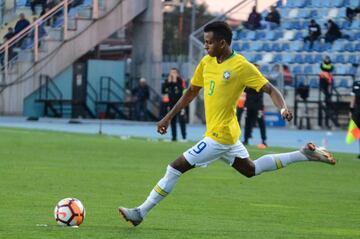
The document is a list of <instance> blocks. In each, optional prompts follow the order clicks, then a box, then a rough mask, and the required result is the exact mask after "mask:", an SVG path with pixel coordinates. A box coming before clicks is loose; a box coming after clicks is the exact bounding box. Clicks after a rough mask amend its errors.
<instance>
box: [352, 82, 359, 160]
mask: <svg viewBox="0 0 360 239" xmlns="http://www.w3.org/2000/svg"><path fill="white" fill-rule="evenodd" d="M350 119H352V120H353V121H354V122H355V124H356V126H357V127H360V79H357V80H355V81H354V83H353V86H352V92H351V101H350ZM358 159H360V140H359V155H358Z"/></svg>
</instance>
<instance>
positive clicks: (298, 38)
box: [294, 31, 304, 40]
mask: <svg viewBox="0 0 360 239" xmlns="http://www.w3.org/2000/svg"><path fill="white" fill-rule="evenodd" d="M303 38H304V37H303V35H302V32H301V31H298V32H296V33H295V38H294V39H295V40H303Z"/></svg>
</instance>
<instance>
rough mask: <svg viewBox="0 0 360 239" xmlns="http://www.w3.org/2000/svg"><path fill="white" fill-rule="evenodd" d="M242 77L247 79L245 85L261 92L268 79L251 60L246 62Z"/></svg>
mask: <svg viewBox="0 0 360 239" xmlns="http://www.w3.org/2000/svg"><path fill="white" fill-rule="evenodd" d="M241 79H245V86H246V87H249V88H252V89H254V90H256V91H257V92H259V91H260V90H261V88H262V87H263V86H264V85H265V84H266V83H267V82H268V80H267V79H266V78H265V77H264V76H263V75H262V74H261V73H260V71H259V70H258V69H257V68H256V67H255V66H254V65H253V64H251V63H250V62H248V61H246V62H244V65H243V69H242V71H241Z"/></svg>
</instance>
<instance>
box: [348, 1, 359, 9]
mask: <svg viewBox="0 0 360 239" xmlns="http://www.w3.org/2000/svg"><path fill="white" fill-rule="evenodd" d="M349 5H350V6H349V7H351V8H355V7H358V6H359V0H350V1H349Z"/></svg>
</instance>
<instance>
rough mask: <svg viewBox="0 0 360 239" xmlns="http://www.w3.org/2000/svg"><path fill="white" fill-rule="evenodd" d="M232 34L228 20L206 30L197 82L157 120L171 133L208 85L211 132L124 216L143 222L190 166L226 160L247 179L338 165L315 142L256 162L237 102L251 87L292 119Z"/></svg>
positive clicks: (122, 211)
mask: <svg viewBox="0 0 360 239" xmlns="http://www.w3.org/2000/svg"><path fill="white" fill-rule="evenodd" d="M231 39H232V32H231V29H230V27H229V26H228V25H227V24H226V23H225V22H213V23H210V24H208V25H206V26H205V28H204V41H205V47H204V48H205V50H206V51H207V53H208V55H206V56H205V57H204V58H203V59H202V60H201V61H200V63H199V64H198V66H197V68H196V70H195V73H194V76H193V78H192V80H191V84H190V86H189V89H188V90H187V91H186V93H185V94H184V95H183V96H182V97H181V98H180V100H179V101H178V102H177V104H176V105H175V106H174V107H173V108H172V110H171V111H169V112H168V113H167V114H166V115H165V117H164V118H163V119H161V120H160V121H159V122H158V124H157V131H158V132H159V133H160V134H165V133H166V130H167V128H168V126H169V124H170V121H171V119H172V118H173V117H174V116H175V115H176V114H177V113H179V112H180V111H181V110H182V109H183V108H184V107H186V106H187V105H188V104H189V103H190V102H191V101H192V100H193V99H194V98H195V97H196V96H197V95H198V94H199V91H200V89H201V88H204V97H205V115H206V126H207V127H206V133H205V135H204V138H203V139H202V140H200V141H199V142H198V143H197V144H195V146H193V147H192V148H190V149H188V150H186V151H185V152H184V153H183V154H182V155H180V156H179V157H178V158H177V159H176V160H175V161H173V162H172V163H171V164H170V165H168V166H167V169H166V173H165V176H164V177H163V178H162V179H160V181H159V182H158V183H157V184H156V185H155V187H154V189H153V190H152V191H151V192H150V194H149V196H148V197H147V199H146V200H145V201H144V202H143V204H141V205H140V206H138V207H136V208H125V207H119V213H120V214H121V216H122V217H123V218H124V219H125V220H126V221H128V222H130V223H131V224H132V225H134V226H137V225H139V224H140V223H141V222H142V221H143V219H144V218H145V216H146V215H147V214H148V212H149V211H150V210H151V209H152V208H153V207H154V206H155V205H157V204H158V203H159V202H160V201H161V200H162V199H164V198H165V197H166V196H167V195H168V194H169V193H170V192H171V190H172V189H173V188H174V186H175V184H176V182H177V181H178V179H179V178H180V177H181V176H182V175H183V174H184V173H185V172H187V171H188V170H190V169H192V168H195V167H198V166H205V165H207V164H209V163H211V162H213V161H215V160H217V159H222V160H223V161H225V162H226V163H228V164H229V165H231V166H232V167H233V168H234V169H235V170H237V171H238V172H239V173H241V174H242V175H245V176H246V177H249V178H250V177H253V176H256V175H260V174H261V173H263V172H266V171H273V170H276V169H280V168H283V167H285V166H287V165H289V164H291V163H295V162H302V161H319V162H324V163H328V164H335V163H336V161H335V159H334V158H333V156H332V155H331V154H330V153H329V152H328V151H326V150H325V149H320V148H318V147H316V146H315V145H314V144H312V143H308V144H306V145H305V146H304V147H303V148H301V149H300V150H299V151H294V152H290V153H282V154H268V155H264V156H262V157H260V158H259V159H257V160H255V161H251V160H250V158H249V153H248V151H247V150H246V148H245V147H244V145H243V144H242V143H241V141H240V140H239V138H240V127H239V124H238V121H237V119H236V102H237V100H238V99H239V96H240V95H241V93H242V92H243V90H244V88H245V87H248V88H252V89H254V90H256V91H263V92H265V93H267V94H269V95H270V97H271V99H272V101H273V103H274V105H275V106H276V107H277V108H278V109H279V110H280V112H281V115H282V117H283V118H284V119H285V120H287V121H290V120H291V119H292V113H291V112H290V111H289V110H288V108H287V106H286V103H285V101H284V98H283V97H282V95H281V93H280V92H279V91H278V90H277V89H276V88H274V86H273V85H271V83H269V82H268V81H267V80H266V79H265V78H264V77H263V76H262V74H261V73H260V72H259V70H258V69H257V68H256V67H255V66H254V65H253V64H251V63H249V62H248V61H247V60H246V59H245V58H244V57H243V56H242V55H240V54H237V53H236V52H234V51H233V50H232V49H231V48H230V44H231Z"/></svg>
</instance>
